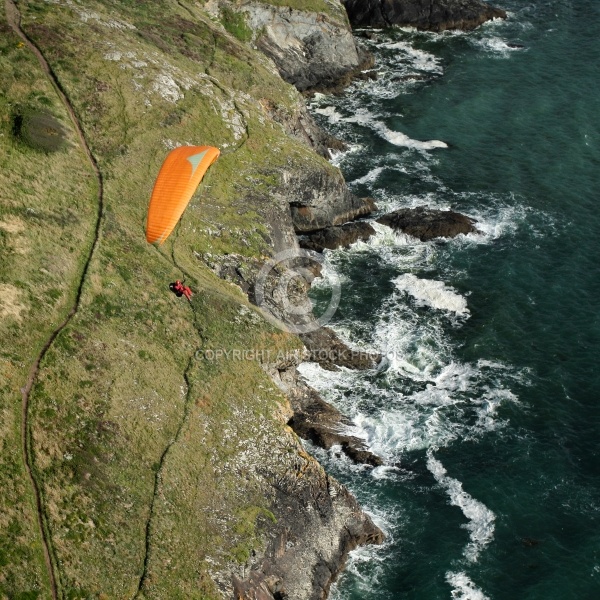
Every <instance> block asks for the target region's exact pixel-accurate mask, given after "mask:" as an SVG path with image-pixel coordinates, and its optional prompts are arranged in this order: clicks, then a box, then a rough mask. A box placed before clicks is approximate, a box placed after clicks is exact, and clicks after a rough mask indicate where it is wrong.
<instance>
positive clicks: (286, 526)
mask: <svg viewBox="0 0 600 600" xmlns="http://www.w3.org/2000/svg"><path fill="white" fill-rule="evenodd" d="M297 462H298V470H297V472H296V474H295V476H294V477H286V478H284V479H282V480H280V481H277V482H276V484H275V485H276V488H277V492H276V500H275V504H276V505H277V511H278V513H279V514H284V515H285V516H286V518H285V521H282V522H281V523H278V524H276V525H275V526H273V527H271V528H270V534H271V535H270V542H269V544H268V547H267V550H266V552H265V553H264V555H263V556H262V557H261V558H260V560H258V561H256V564H254V565H253V566H252V568H251V570H250V573H249V574H248V575H247V576H245V577H244V578H243V579H242V578H240V577H234V579H233V591H234V598H235V599H236V600H284V599H290V600H291V599H292V598H297V599H304V600H323V599H324V598H327V595H328V592H329V588H330V586H331V584H332V583H333V582H334V581H335V579H336V577H337V575H338V574H339V573H340V571H341V570H342V569H343V567H344V565H345V561H346V557H347V555H348V552H350V551H351V550H353V549H354V548H356V547H357V546H359V545H365V544H379V543H381V542H382V541H383V539H384V535H383V533H382V532H381V530H380V529H379V528H378V527H376V526H375V525H374V524H373V522H372V521H371V519H370V518H369V517H368V516H367V515H365V514H364V513H363V512H362V510H361V509H360V507H359V506H358V504H357V502H356V500H355V499H354V497H353V496H352V495H351V494H350V493H349V492H348V491H347V489H346V488H345V487H343V486H342V485H340V484H339V483H338V482H337V481H336V480H335V479H333V478H331V477H329V476H328V475H327V474H326V473H325V472H324V471H323V469H322V467H321V466H320V465H319V464H318V463H317V462H316V461H315V460H314V459H313V458H311V457H309V456H308V455H307V454H304V455H303V456H299V457H298V460H297ZM328 531H330V533H331V535H328ZM283 573H284V574H285V580H283V579H282V574H283Z"/></svg>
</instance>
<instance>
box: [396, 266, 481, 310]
mask: <svg viewBox="0 0 600 600" xmlns="http://www.w3.org/2000/svg"><path fill="white" fill-rule="evenodd" d="M394 284H395V286H396V288H397V289H399V290H400V291H402V292H406V293H407V294H409V295H410V296H412V297H413V298H414V299H415V301H416V304H417V305H419V306H429V307H431V308H436V309H438V310H444V311H449V312H452V313H454V314H456V315H462V316H467V315H469V309H468V308H467V300H466V298H464V297H463V296H461V295H460V294H459V293H457V292H456V290H454V288H452V287H450V286H448V285H446V284H445V283H444V282H443V281H436V280H434V279H419V278H418V277H416V276H415V275H412V274H411V273H405V274H403V275H400V276H399V277H397V278H396V279H395V280H394Z"/></svg>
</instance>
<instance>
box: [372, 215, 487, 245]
mask: <svg viewBox="0 0 600 600" xmlns="http://www.w3.org/2000/svg"><path fill="white" fill-rule="evenodd" d="M377 222H378V223H382V224H383V225H387V226H388V227H391V228H392V229H394V230H396V231H401V232H403V233H406V234H408V235H412V236H413V237H416V238H419V239H420V240H421V241H422V242H426V241H428V240H432V239H434V238H441V237H446V238H452V237H456V236H457V235H460V234H461V233H462V234H465V235H466V234H467V233H479V230H478V229H477V228H476V227H475V223H476V221H475V220H474V219H471V218H470V217H467V216H466V215H463V214H461V213H457V212H454V211H453V210H435V209H430V208H425V207H423V206H419V207H417V208H401V209H400V210H396V211H394V212H391V213H389V214H387V215H384V216H383V217H380V218H379V219H377Z"/></svg>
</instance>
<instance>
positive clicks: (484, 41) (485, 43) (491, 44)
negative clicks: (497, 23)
mask: <svg viewBox="0 0 600 600" xmlns="http://www.w3.org/2000/svg"><path fill="white" fill-rule="evenodd" d="M472 43H473V44H474V45H475V46H477V47H478V48H480V49H481V50H483V51H485V52H488V53H490V54H492V55H493V56H495V57H496V58H509V56H510V55H511V54H512V53H513V52H519V51H523V50H524V48H523V47H522V46H520V45H517V44H511V43H510V42H507V41H506V40H503V39H502V38H500V37H496V36H490V37H484V38H481V39H475V38H472Z"/></svg>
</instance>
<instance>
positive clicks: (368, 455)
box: [263, 353, 383, 466]
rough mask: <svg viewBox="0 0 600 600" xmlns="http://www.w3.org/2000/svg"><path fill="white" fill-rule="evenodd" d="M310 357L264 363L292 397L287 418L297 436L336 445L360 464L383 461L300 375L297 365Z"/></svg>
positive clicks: (365, 366) (375, 463)
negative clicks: (290, 409)
mask: <svg viewBox="0 0 600 600" xmlns="http://www.w3.org/2000/svg"><path fill="white" fill-rule="evenodd" d="M370 356H371V359H372V360H375V359H376V358H377V357H376V356H375V355H370ZM309 357H310V353H309V354H307V355H304V356H295V357H294V356H289V357H287V362H286V363H285V364H281V363H270V364H264V365H263V367H264V368H265V369H266V370H267V371H268V372H269V374H270V375H271V377H272V378H273V380H274V381H275V382H276V383H277V385H278V386H279V387H280V389H281V390H282V391H283V392H284V393H285V394H286V395H287V397H288V398H289V400H290V405H291V408H292V411H293V414H292V415H291V417H290V420H289V421H288V424H289V425H290V427H291V428H292V429H293V430H294V431H295V432H296V434H297V435H298V436H300V437H301V438H303V439H306V440H310V441H311V442H313V443H314V444H315V445H317V446H319V447H320V448H324V449H326V450H329V449H330V448H332V447H333V446H340V447H341V449H342V451H343V452H344V453H345V454H346V455H347V456H348V457H350V458H351V459H352V460H353V461H355V462H357V463H361V464H366V465H371V466H379V465H382V464H383V460H382V459H381V458H380V457H379V456H377V455H375V454H373V453H372V452H371V451H370V450H369V449H368V447H367V445H366V444H365V442H364V440H362V439H361V438H359V437H357V436H356V435H353V434H352V428H353V427H354V425H353V423H352V421H351V420H350V419H349V418H348V417H346V416H345V415H343V414H342V413H341V412H340V411H339V410H337V409H336V408H335V407H334V406H332V405H330V404H328V403H327V402H325V400H323V399H322V398H321V396H320V395H319V394H318V392H316V391H315V390H314V389H312V388H311V387H309V386H308V385H307V384H306V382H305V381H304V380H303V379H302V377H301V376H300V375H299V373H298V371H297V366H298V364H299V363H300V362H301V361H302V360H309ZM372 364H373V363H370V364H369V365H368V366H367V364H364V365H363V367H362V368H370V367H371V366H372Z"/></svg>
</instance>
